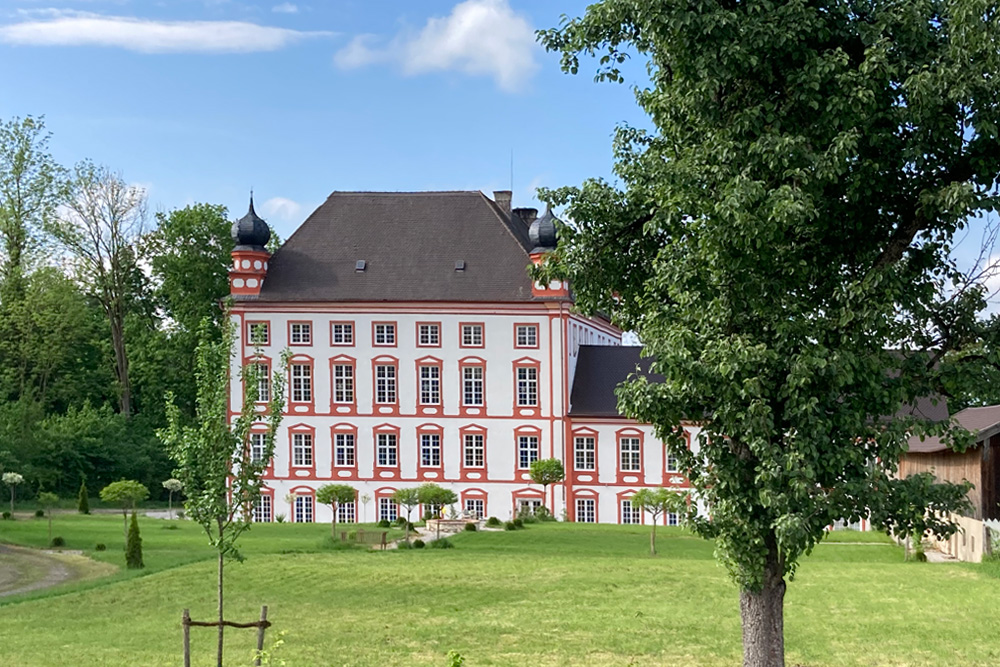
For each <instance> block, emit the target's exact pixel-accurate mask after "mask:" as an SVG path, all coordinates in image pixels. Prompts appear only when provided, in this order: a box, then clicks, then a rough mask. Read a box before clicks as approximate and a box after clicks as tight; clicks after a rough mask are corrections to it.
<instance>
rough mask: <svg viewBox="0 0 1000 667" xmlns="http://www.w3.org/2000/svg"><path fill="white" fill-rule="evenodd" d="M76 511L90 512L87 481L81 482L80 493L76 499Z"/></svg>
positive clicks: (81, 512)
mask: <svg viewBox="0 0 1000 667" xmlns="http://www.w3.org/2000/svg"><path fill="white" fill-rule="evenodd" d="M76 511H78V512H79V513H80V514H90V498H88V497H87V483H86V482H83V481H81V482H80V494H79V495H78V496H77V500H76Z"/></svg>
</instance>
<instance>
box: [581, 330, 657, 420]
mask: <svg viewBox="0 0 1000 667" xmlns="http://www.w3.org/2000/svg"><path fill="white" fill-rule="evenodd" d="M641 352H642V348H641V347H612V346H603V345H581V346H580V351H579V353H578V355H577V360H576V375H574V376H573V391H572V393H571V394H570V399H569V401H570V409H569V414H570V416H573V417H619V416H621V415H620V414H619V412H618V398H617V397H616V396H615V387H617V386H618V385H619V384H621V383H622V382H624V381H625V380H627V379H628V376H629V375H631V374H632V373H634V372H635V371H636V366H638V367H639V369H640V373H642V374H643V375H646V376H648V377H649V378H650V379H651V380H653V381H654V382H657V381H659V382H662V381H663V376H662V375H657V374H655V373H654V374H650V373H649V365H650V363H651V362H652V358H651V357H645V358H643V357H641V354H640V353H641Z"/></svg>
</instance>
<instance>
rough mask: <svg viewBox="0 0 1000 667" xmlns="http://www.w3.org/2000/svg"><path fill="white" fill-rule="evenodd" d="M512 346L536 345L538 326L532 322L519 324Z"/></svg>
mask: <svg viewBox="0 0 1000 667" xmlns="http://www.w3.org/2000/svg"><path fill="white" fill-rule="evenodd" d="M514 346H515V347H538V327H537V326H536V325H534V324H519V325H518V326H517V334H516V336H515V341H514Z"/></svg>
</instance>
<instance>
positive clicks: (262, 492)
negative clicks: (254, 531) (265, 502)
mask: <svg viewBox="0 0 1000 667" xmlns="http://www.w3.org/2000/svg"><path fill="white" fill-rule="evenodd" d="M260 495H261V496H267V497H268V498H270V499H271V521H270V522H261V523H274V516H275V514H276V512H275V510H276V509H277V508H276V507H275V506H274V489H271V488H268V487H266V486H262V487H260ZM250 512H251V514H250V518H251V519H252V518H253V508H252V507H251V508H250Z"/></svg>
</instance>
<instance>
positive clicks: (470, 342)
mask: <svg viewBox="0 0 1000 667" xmlns="http://www.w3.org/2000/svg"><path fill="white" fill-rule="evenodd" d="M482 346H483V325H482V324H463V325H462V347H482Z"/></svg>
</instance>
